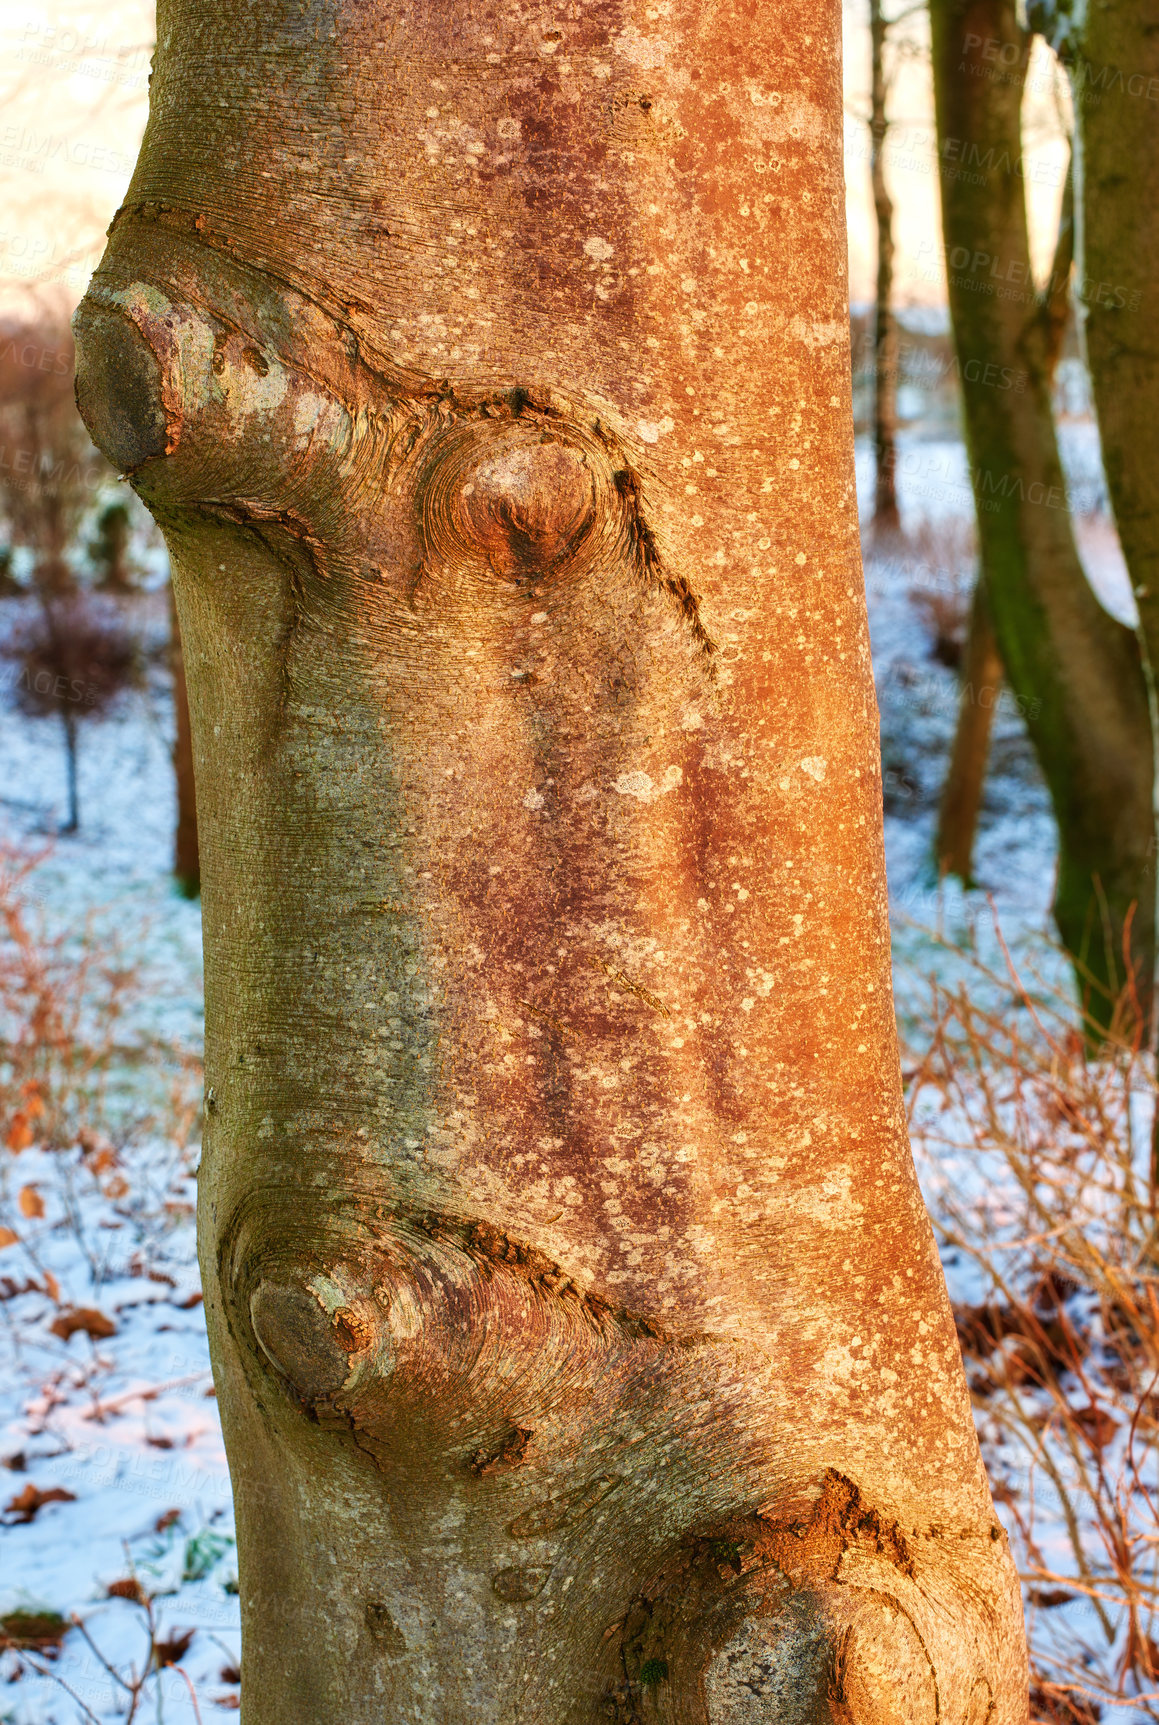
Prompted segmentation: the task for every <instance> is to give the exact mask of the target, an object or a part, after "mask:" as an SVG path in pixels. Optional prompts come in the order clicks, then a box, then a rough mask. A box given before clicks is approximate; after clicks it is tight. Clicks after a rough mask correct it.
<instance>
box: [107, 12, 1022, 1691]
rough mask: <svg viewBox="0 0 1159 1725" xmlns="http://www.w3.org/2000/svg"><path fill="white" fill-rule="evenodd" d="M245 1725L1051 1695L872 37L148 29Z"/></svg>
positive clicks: (218, 1342)
mask: <svg viewBox="0 0 1159 1725" xmlns="http://www.w3.org/2000/svg"><path fill="white" fill-rule="evenodd" d="M158 44H159V45H158V54H157V62H156V69H155V72H154V76H153V83H152V91H151V112H150V120H149V125H148V130H147V133H146V137H145V141H144V145H143V147H142V153H141V157H140V161H139V163H138V166H137V169H136V173H135V175H134V179H133V182H132V185H131V188H130V191H129V193H128V197H127V201H126V203H125V205H124V207H123V209H122V210H121V211H120V212H119V214H118V216H117V218H116V220H115V222H114V225H113V228H112V232H111V239H110V244H109V248H108V251H107V253H106V256H105V258H104V260H103V262H102V264H101V266H100V268H99V270H98V272H97V274H96V276H95V277H94V280H93V283H92V285H91V287H90V290H89V293H88V295H87V298H86V300H85V302H84V304H83V306H82V308H81V310H80V313H79V316H78V332H79V346H80V364H79V372H78V395H79V400H80V403H81V406H82V409H83V412H84V414H85V417H86V420H87V422H88V424H89V425H90V427H91V429H92V431H93V433H94V436H95V437H96V439H97V441H98V442H99V443H100V445H101V446H102V447H103V448H104V449H105V450H106V451H107V453H108V454H109V457H110V459H112V460H113V461H114V462H115V463H116V465H117V466H118V467H119V468H120V469H122V470H123V471H127V472H129V473H131V475H132V478H133V483H134V484H135V486H136V487H137V489H138V491H139V492H140V494H141V496H142V497H143V498H145V499H146V501H147V502H148V504H149V507H150V508H151V509H152V510H153V511H154V513H155V515H156V517H157V519H158V521H159V522H160V523H161V524H162V526H163V529H164V532H165V536H166V539H167V542H168V544H169V547H170V551H171V554H172V560H173V569H174V579H175V583H176V591H177V596H178V604H179V609H180V613H181V629H182V638H183V641H184V646H185V660H186V670H187V675H188V680H189V692H190V707H191V713H192V720H193V731H194V753H195V760H196V770H197V792H198V812H199V825H200V841H201V860H202V874H203V895H204V917H205V951H206V1021H207V1048H206V1080H207V1093H206V1134H205V1145H204V1154H203V1160H202V1164H201V1173H200V1180H199V1230H200V1250H201V1261H202V1269H203V1275H204V1285H205V1302H206V1312H207V1318H208V1323H209V1330H210V1338H211V1348H212V1354H213V1360H214V1371H215V1378H216V1383H217V1389H218V1396H219V1401H220V1406H221V1413H222V1419H223V1424H224V1430H225V1434H226V1444H227V1448H228V1452H229V1457H230V1466H231V1470H232V1476H233V1481H234V1488H235V1496H236V1501H237V1514H238V1522H237V1525H238V1552H239V1574H240V1589H241V1603H242V1616H243V1645H244V1653H243V1665H242V1671H243V1696H244V1700H243V1718H244V1720H245V1725H322V1722H325V1725H330V1722H331V1721H332V1720H335V1719H341V1720H342V1721H344V1722H348V1725H370V1722H371V1721H374V1722H378V1721H382V1720H391V1721H394V1720H403V1719H413V1720H419V1721H424V1722H425V1721H429V1722H432V1725H434V1722H438V1725H461V1722H462V1721H463V1720H465V1719H467V1718H470V1719H472V1720H479V1721H481V1722H486V1721H494V1722H495V1725H498V1722H500V1721H503V1722H507V1721H510V1720H513V1719H519V1720H520V1721H524V1722H528V1725H530V1722H541V1721H542V1722H545V1725H546V1722H551V1725H555V1722H562V1721H568V1722H577V1725H578V1722H580V1721H589V1720H591V1721H594V1720H597V1719H604V1720H609V1719H610V1720H619V1721H622V1722H624V1725H627V1722H629V1721H637V1720H640V1721H642V1720H672V1721H676V1720H680V1721H697V1720H699V1721H704V1722H707V1721H713V1722H714V1725H726V1722H728V1725H742V1722H748V1721H757V1720H762V1721H763V1720H767V1721H774V1720H776V1721H778V1722H791V1721H795V1722H800V1725H805V1722H806V1721H809V1722H813V1721H822V1720H829V1721H838V1720H840V1721H856V1722H858V1725H878V1722H882V1725H885V1722H892V1721H902V1720H905V1721H907V1722H908V1721H913V1722H921V1725H934V1722H935V1721H945V1722H947V1725H985V1722H990V1725H1015V1722H1016V1721H1022V1720H1024V1719H1025V1717H1026V1671H1025V1649H1024V1643H1023V1637H1022V1628H1021V1619H1020V1610H1019V1601H1018V1587H1017V1580H1016V1576H1015V1573H1014V1570H1013V1566H1012V1563H1011V1560H1010V1556H1009V1552H1008V1549H1007V1545H1006V1541H1005V1537H1004V1535H1003V1533H1002V1530H1001V1528H1000V1526H999V1524H998V1523H997V1521H996V1519H995V1517H994V1512H993V1508H992V1506H991V1502H990V1497H989V1492H988V1489H987V1485H986V1480H985V1476H984V1473H983V1470H982V1467H981V1464H980V1459H979V1452H978V1447H977V1443H976V1439H975V1434H974V1429H973V1424H972V1420H971V1413H970V1406H969V1399H968V1395H967V1392H966V1388H965V1384H964V1381H963V1376H962V1371H961V1364H960V1359H959V1355H958V1350H957V1345H956V1338H955V1334H954V1328H953V1323H952V1319H951V1315H950V1311H949V1307H948V1303H947V1299H946V1293H945V1288H944V1284H943V1281H942V1277H941V1273H940V1268H939V1265H938V1260H937V1254H936V1252H935V1249H934V1245H933V1241H932V1237H931V1232H930V1228H929V1225H928V1222H927V1219H926V1217H925V1213H924V1210H923V1207H922V1203H921V1198H920V1194H919V1192H918V1188H917V1185H916V1182H915V1179H914V1174H913V1169H912V1165H911V1162H910V1157H909V1150H908V1146H907V1142H906V1131H905V1113H904V1108H903V1105H902V1096H901V1089H900V1081H899V1073H898V1063H897V1050H896V1045H895V1032H894V1023H893V1013H892V1005H891V993H890V972H889V933H888V924H887V916H886V901H885V891H884V870H883V861H882V842H881V779H880V768H879V763H878V751H877V739H876V708H875V703H874V697H873V684H872V677H871V665H870V656H869V646H868V639H867V632H866V623H865V611H864V601H863V590H862V583H861V577H860V569H859V555H858V532H857V512H856V494H855V487H854V473H853V460H852V426H851V401H850V362H849V342H848V307H847V300H846V283H845V233H844V221H843V188H842V170H841V114H842V107H841V63H840V52H839V48H840V44H839V10H838V7H837V5H836V0H827V3H826V4H824V5H822V6H818V5H817V4H816V3H815V0H808V3H806V0H788V3H787V4H785V5H782V6H778V7H758V6H756V5H755V4H752V5H750V4H748V3H747V0H745V3H740V0H719V3H716V4H707V5H706V4H704V0H673V3H672V4H671V6H670V7H668V8H666V10H665V12H664V14H663V16H662V17H658V16H657V15H656V14H655V12H649V11H647V10H646V9H645V8H644V7H643V6H642V5H640V6H638V7H633V6H632V5H631V4H618V5H615V6H611V5H606V4H598V5H592V6H591V7H588V8H583V7H578V6H577V7H575V8H573V9H571V10H569V11H568V12H567V13H564V12H563V11H560V12H559V13H558V14H555V15H554V16H553V15H552V14H549V13H546V12H544V13H539V12H530V13H526V14H524V13H521V12H510V11H509V12H503V13H499V12H497V11H496V12H492V11H490V10H487V9H486V8H483V7H476V8H469V7H467V6H466V5H464V4H461V3H458V0H431V3H430V4H428V5H427V6H424V7H423V8H422V9H420V10H416V11H413V12H408V11H403V10H395V9H393V8H390V9H388V8H387V7H386V6H384V5H382V4H368V3H365V0H363V3H359V4H355V3H354V0H335V3H333V4H324V5H320V6H316V7H310V8H306V9H303V8H300V7H298V6H297V5H292V4H290V3H289V0H267V3H266V4H265V5H264V6H263V7H262V8H260V9H257V8H252V7H250V6H249V5H248V4H245V3H243V0H212V3H210V0H167V3H166V4H165V5H163V6H162V8H161V11H160V15H159V19H158Z"/></svg>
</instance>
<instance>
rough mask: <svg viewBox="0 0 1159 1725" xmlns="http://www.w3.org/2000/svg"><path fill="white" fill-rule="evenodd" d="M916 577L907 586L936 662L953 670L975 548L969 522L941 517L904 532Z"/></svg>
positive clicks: (958, 658) (966, 609) (971, 587)
mask: <svg viewBox="0 0 1159 1725" xmlns="http://www.w3.org/2000/svg"><path fill="white" fill-rule="evenodd" d="M906 545H907V552H908V555H909V557H910V559H911V560H912V562H913V564H914V565H915V572H916V574H917V579H915V581H914V582H913V585H912V586H911V587H910V590H909V597H910V603H911V604H912V605H913V608H914V610H915V611H916V612H917V615H918V617H919V618H920V620H921V622H922V624H923V626H924V628H925V630H926V633H927V635H928V636H929V641H930V653H931V655H932V656H933V658H935V659H936V660H937V661H938V663H939V664H942V665H948V666H950V668H951V669H955V670H956V669H957V667H958V665H959V664H960V663H961V659H962V649H963V647H964V646H965V642H966V630H967V626H968V624H969V619H970V603H971V599H972V597H973V592H974V579H975V570H976V567H977V559H978V550H977V536H976V533H975V529H974V523H973V521H972V520H970V519H968V518H967V517H964V516H957V515H952V516H946V517H943V518H939V519H938V520H934V521H931V520H924V521H922V522H920V523H919V524H918V526H917V527H915V528H914V529H912V531H911V532H909V533H907V535H906Z"/></svg>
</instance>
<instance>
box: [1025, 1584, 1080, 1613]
mask: <svg viewBox="0 0 1159 1725" xmlns="http://www.w3.org/2000/svg"><path fill="white" fill-rule="evenodd" d="M1075 1598H1077V1595H1076V1594H1073V1593H1070V1592H1068V1591H1067V1589H1066V1588H1065V1587H1032V1588H1031V1589H1030V1603H1031V1605H1038V1606H1041V1607H1042V1609H1043V1610H1044V1611H1049V1610H1051V1609H1052V1607H1054V1606H1056V1605H1069V1604H1070V1602H1071V1600H1072V1599H1075Z"/></svg>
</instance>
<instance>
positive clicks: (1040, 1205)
mask: <svg viewBox="0 0 1159 1725" xmlns="http://www.w3.org/2000/svg"><path fill="white" fill-rule="evenodd" d="M1003 951H1005V949H1003ZM1125 1004H1129V1003H1125ZM1127 1016H1128V1015H1127V1014H1126V1012H1125V1013H1124V1014H1123V1019H1124V1021H1125V1020H1126V1018H1127ZM1086 1028H1087V1027H1085V1026H1084V1025H1083V1024H1082V1023H1081V1022H1080V1019H1079V1015H1078V1012H1077V1010H1076V1009H1075V1008H1074V1006H1073V1005H1072V1003H1071V1001H1070V999H1069V997H1068V996H1066V995H1064V994H1061V993H1055V992H1053V991H1052V990H1051V989H1049V988H1047V987H1044V986H1042V985H1040V984H1039V983H1038V981H1037V980H1036V982H1035V984H1034V985H1033V986H1026V987H1024V986H1023V983H1022V981H1021V979H1020V978H1019V977H1018V976H1017V975H1016V974H1015V972H1014V969H1013V966H1012V965H1011V966H1009V968H1008V970H1007V972H1006V973H1005V974H999V973H996V972H994V971H991V970H988V969H987V968H986V967H985V966H984V965H983V964H982V963H980V962H977V961H971V964H970V969H969V972H968V974H967V976H966V979H965V980H964V981H963V982H962V983H961V984H960V985H959V986H958V987H957V988H956V989H954V990H949V991H948V990H947V989H946V988H944V987H943V986H941V985H940V984H938V983H933V984H931V996H930V1009H929V1015H928V1019H927V1022H926V1024H925V1026H924V1027H923V1028H922V1029H921V1030H920V1031H918V1032H916V1033H914V1034H912V1035H911V1036H910V1045H911V1046H910V1056H911V1058H912V1060H913V1065H912V1067H911V1070H910V1071H909V1073H908V1074H907V1077H908V1085H909V1089H908V1097H909V1112H910V1121H911V1130H912V1133H913V1139H914V1148H915V1154H916V1156H917V1158H918V1161H919V1165H920V1167H921V1170H922V1178H923V1184H924V1186H925V1190H926V1195H927V1200H928V1201H929V1202H930V1207H931V1211H932V1213H933V1217H934V1221H935V1226H936V1227H937V1228H938V1231H939V1233H940V1235H941V1242H942V1247H943V1253H944V1255H945V1257H946V1259H947V1265H948V1268H949V1270H950V1276H951V1286H954V1285H955V1284H957V1285H958V1286H959V1287H961V1286H962V1285H963V1284H964V1283H968V1284H971V1285H972V1287H973V1289H974V1296H975V1297H973V1298H972V1299H970V1300H968V1301H962V1302H960V1303H959V1304H957V1305H956V1308H955V1317H956V1320H957V1325H958V1334H959V1338H960V1341H961V1344H962V1351H963V1356H964V1360H965V1364H966V1373H967V1378H968V1380H969V1383H970V1388H971V1392H972V1395H973V1399H974V1403H975V1408H976V1414H977V1419H978V1424H979V1430H980V1434H981V1437H982V1441H983V1449H984V1453H985V1455H986V1459H987V1464H988V1466H989V1468H990V1471H991V1478H992V1484H993V1486H994V1494H995V1498H996V1501H997V1502H998V1504H999V1507H1000V1511H1001V1513H1003V1515H1004V1517H1005V1519H1006V1521H1007V1524H1008V1525H1009V1526H1010V1530H1011V1533H1012V1536H1013V1539H1014V1545H1015V1549H1016V1551H1017V1552H1018V1554H1019V1558H1020V1567H1021V1570H1022V1575H1023V1581H1024V1586H1025V1593H1026V1603H1027V1623H1028V1630H1029V1635H1030V1644H1031V1655H1032V1670H1033V1675H1034V1696H1033V1700H1034V1708H1033V1717H1034V1718H1036V1719H1038V1720H1040V1721H1042V1722H1044V1725H1055V1722H1058V1725H1089V1722H1090V1721H1093V1720H1096V1719H1098V1718H1099V1717H1100V1716H1101V1708H1102V1707H1103V1706H1104V1705H1105V1704H1107V1703H1115V1702H1117V1703H1119V1704H1120V1705H1122V1704H1124V1703H1129V1704H1130V1706H1131V1709H1132V1713H1131V1716H1132V1717H1135V1718H1159V1623H1157V1621H1156V1612H1157V1609H1159V1568H1157V1566H1159V1469H1157V1465H1156V1458H1157V1442H1156V1440H1157V1438H1159V1168H1157V1167H1156V1160H1155V1151H1154V1149H1153V1145H1152V1122H1153V1119H1154V1116H1155V1085H1154V1078H1153V1065H1152V1063H1151V1061H1150V1058H1149V1057H1146V1056H1144V1055H1142V1054H1141V1052H1140V1050H1139V1048H1138V1046H1137V1045H1130V1044H1128V1043H1126V1042H1123V1041H1121V1040H1112V1041H1111V1042H1110V1043H1109V1044H1107V1045H1105V1046H1103V1047H1102V1048H1101V1049H1099V1050H1098V1051H1097V1052H1095V1051H1092V1048H1091V1045H1090V1042H1089V1040H1088V1038H1087V1036H1086V1035H1085V1034H1084V1031H1085V1029H1086ZM915 1045H916V1046H917V1047H918V1049H919V1050H920V1051H919V1052H917V1053H916V1054H915V1053H914V1047H915Z"/></svg>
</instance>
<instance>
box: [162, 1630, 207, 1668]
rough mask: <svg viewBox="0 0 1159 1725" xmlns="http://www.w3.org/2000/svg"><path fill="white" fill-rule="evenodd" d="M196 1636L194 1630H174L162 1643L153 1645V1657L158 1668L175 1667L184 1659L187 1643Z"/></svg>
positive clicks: (187, 1649)
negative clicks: (164, 1666)
mask: <svg viewBox="0 0 1159 1725" xmlns="http://www.w3.org/2000/svg"><path fill="white" fill-rule="evenodd" d="M196 1634H197V1631H196V1629H175V1630H173V1632H172V1634H170V1635H167V1636H166V1637H165V1640H164V1641H155V1642H154V1643H153V1657H154V1658H155V1659H156V1661H157V1664H158V1665H159V1666H162V1665H176V1664H177V1663H178V1661H179V1660H182V1659H184V1657H185V1655H186V1654H187V1653H188V1651H189V1643H190V1642H191V1641H192V1640H193V1637H194V1636H195V1635H196Z"/></svg>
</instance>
